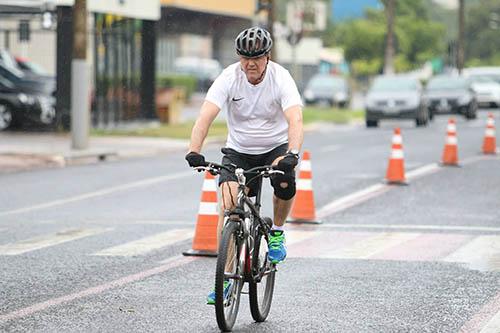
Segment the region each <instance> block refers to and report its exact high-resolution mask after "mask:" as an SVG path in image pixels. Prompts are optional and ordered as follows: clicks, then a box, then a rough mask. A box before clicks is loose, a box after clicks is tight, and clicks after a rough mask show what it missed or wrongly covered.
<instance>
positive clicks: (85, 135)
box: [71, 0, 90, 149]
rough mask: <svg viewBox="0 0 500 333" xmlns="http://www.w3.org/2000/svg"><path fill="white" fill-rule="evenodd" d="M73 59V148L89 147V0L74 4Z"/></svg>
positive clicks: (77, 1) (80, 0)
mask: <svg viewBox="0 0 500 333" xmlns="http://www.w3.org/2000/svg"><path fill="white" fill-rule="evenodd" d="M73 29H74V39H73V61H72V63H71V148H72V149H87V148H88V146H89V130H90V103H89V102H90V101H89V99H90V94H89V91H90V90H89V85H90V75H89V72H90V71H89V66H88V64H87V1H86V0H75V4H74V6H73Z"/></svg>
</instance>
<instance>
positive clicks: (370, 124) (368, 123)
mask: <svg viewBox="0 0 500 333" xmlns="http://www.w3.org/2000/svg"><path fill="white" fill-rule="evenodd" d="M366 127H378V120H368V119H366Z"/></svg>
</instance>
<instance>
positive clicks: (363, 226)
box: [294, 224, 500, 232]
mask: <svg viewBox="0 0 500 333" xmlns="http://www.w3.org/2000/svg"><path fill="white" fill-rule="evenodd" d="M294 227H295V226H294ZM304 227H305V228H308V227H311V228H325V229H387V230H393V229H398V230H399V229H405V230H439V231H460V232H500V228H497V227H469V226H445V225H427V224H417V225H415V224H315V225H311V226H305V225H297V226H296V228H304Z"/></svg>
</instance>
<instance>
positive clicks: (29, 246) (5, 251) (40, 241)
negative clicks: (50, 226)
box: [0, 228, 111, 256]
mask: <svg viewBox="0 0 500 333" xmlns="http://www.w3.org/2000/svg"><path fill="white" fill-rule="evenodd" d="M109 230H111V229H110V228H95V229H71V230H66V231H62V232H58V233H56V234H53V235H46V236H40V237H35V238H30V239H26V240H22V241H19V242H16V243H9V244H5V245H0V255H3V256H14V255H18V254H23V253H26V252H30V251H35V250H39V249H42V248H46V247H50V246H54V245H59V244H62V243H65V242H69V241H73V240H77V239H80V238H84V237H88V236H93V235H97V234H100V233H103V232H106V231H109Z"/></svg>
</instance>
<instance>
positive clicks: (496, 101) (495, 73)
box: [464, 67, 500, 107]
mask: <svg viewBox="0 0 500 333" xmlns="http://www.w3.org/2000/svg"><path fill="white" fill-rule="evenodd" d="M464 76H466V77H467V78H468V79H469V80H470V82H471V87H472V89H473V90H474V91H475V92H476V95H477V101H478V103H479V105H484V106H490V107H500V67H472V68H466V69H464Z"/></svg>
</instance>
